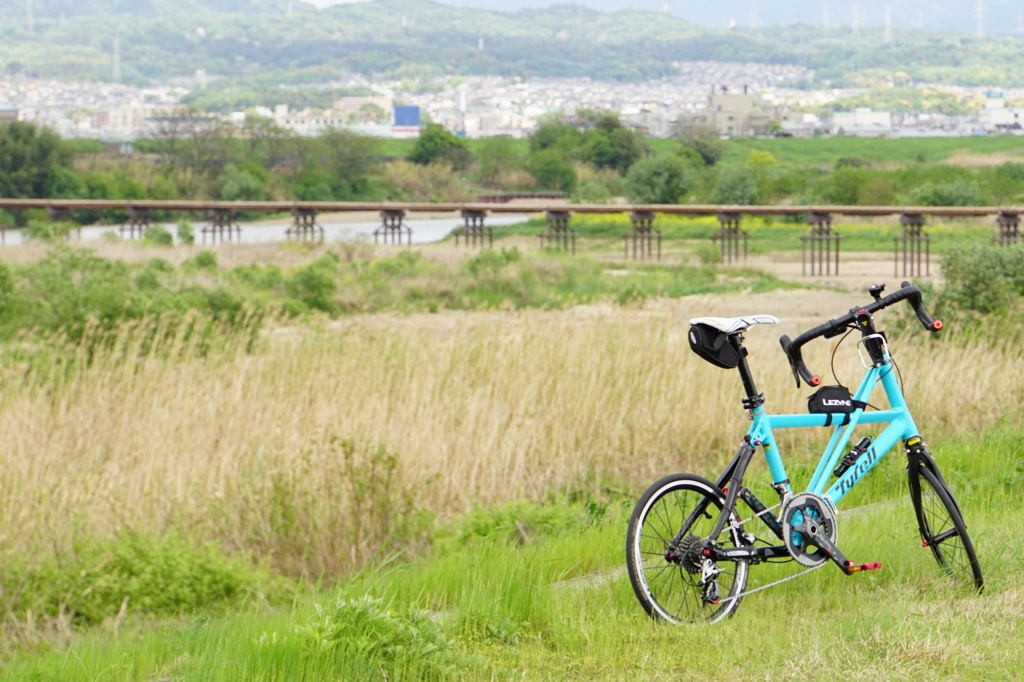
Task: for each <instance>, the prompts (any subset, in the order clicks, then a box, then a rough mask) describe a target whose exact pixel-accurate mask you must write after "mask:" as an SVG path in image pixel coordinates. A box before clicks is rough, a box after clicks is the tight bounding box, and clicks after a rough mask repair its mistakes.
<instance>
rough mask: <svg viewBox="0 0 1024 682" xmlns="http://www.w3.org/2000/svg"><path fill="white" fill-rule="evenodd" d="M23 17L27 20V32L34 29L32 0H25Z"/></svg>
mask: <svg viewBox="0 0 1024 682" xmlns="http://www.w3.org/2000/svg"><path fill="white" fill-rule="evenodd" d="M25 18H26V19H27V20H28V32H29V33H32V32H33V31H34V29H35V23H36V22H35V18H34V17H33V16H32V0H25Z"/></svg>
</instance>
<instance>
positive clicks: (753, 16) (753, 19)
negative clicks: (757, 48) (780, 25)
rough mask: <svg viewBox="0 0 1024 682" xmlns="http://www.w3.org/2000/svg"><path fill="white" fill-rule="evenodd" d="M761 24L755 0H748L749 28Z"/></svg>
mask: <svg viewBox="0 0 1024 682" xmlns="http://www.w3.org/2000/svg"><path fill="white" fill-rule="evenodd" d="M760 25H761V19H760V18H759V17H758V16H757V0H750V28H757V27H758V26H760Z"/></svg>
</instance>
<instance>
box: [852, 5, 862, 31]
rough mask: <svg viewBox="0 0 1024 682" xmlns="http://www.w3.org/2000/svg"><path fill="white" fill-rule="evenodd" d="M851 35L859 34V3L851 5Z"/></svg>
mask: <svg viewBox="0 0 1024 682" xmlns="http://www.w3.org/2000/svg"><path fill="white" fill-rule="evenodd" d="M853 35H855V36H859V35H860V5H854V6H853Z"/></svg>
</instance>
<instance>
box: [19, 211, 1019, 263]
mask: <svg viewBox="0 0 1024 682" xmlns="http://www.w3.org/2000/svg"><path fill="white" fill-rule="evenodd" d="M0 209H5V210H21V209H45V210H46V211H47V213H48V215H49V216H50V219H51V220H69V219H71V217H72V215H73V212H74V211H78V210H108V211H109V210H113V211H123V212H124V213H125V215H126V216H127V219H126V220H125V222H124V224H123V225H122V226H121V228H120V229H121V233H122V235H123V236H126V237H128V238H135V237H141V236H142V235H143V233H144V232H145V229H146V228H147V227H149V226H150V225H151V224H152V223H153V222H154V214H155V212H156V211H165V212H166V211H180V212H184V213H189V214H193V215H196V214H201V215H204V216H205V217H206V219H207V220H208V221H209V224H208V225H206V226H204V227H203V228H202V230H201V233H202V238H203V241H204V242H205V241H206V240H207V238H209V239H210V240H211V241H212V242H218V241H232V240H233V239H236V238H239V237H240V235H241V225H240V224H239V223H238V222H237V216H238V215H239V214H242V213H260V212H262V213H271V214H291V215H292V216H293V219H294V221H293V223H292V225H291V227H289V228H288V230H287V234H288V236H289V238H291V239H297V240H315V239H322V238H323V227H322V226H321V225H320V224H319V223H318V222H317V217H318V216H319V215H320V214H321V213H345V212H357V211H358V212H367V211H372V212H376V213H378V215H380V217H381V226H380V227H379V228H378V229H377V230H376V231H375V232H374V238H375V240H383V242H384V243H395V244H401V243H403V241H404V240H406V239H407V240H408V242H409V243H411V238H412V230H411V229H410V228H409V227H408V226H406V225H405V223H404V220H405V218H406V217H407V216H408V215H409V214H412V213H435V214H436V213H456V214H459V215H461V216H462V218H463V220H464V222H465V224H464V225H463V227H461V228H458V229H457V230H456V232H455V235H456V243H458V242H459V239H460V238H461V237H464V238H465V243H466V245H467V246H470V245H472V246H477V245H479V246H484V245H485V242H486V243H487V244H493V233H492V232H491V231H490V228H488V227H487V226H486V224H485V223H486V217H487V216H488V215H493V214H501V213H506V214H509V213H512V214H544V216H545V217H546V220H547V228H546V229H545V230H544V231H543V232H541V233H540V234H539V235H538V236H539V238H540V243H541V245H542V246H551V247H556V248H560V249H565V250H572V251H573V252H575V248H576V236H577V235H576V232H575V231H574V230H573V229H572V226H571V218H572V216H573V215H574V214H619V215H621V214H629V216H630V219H631V222H632V229H631V230H630V231H629V232H628V233H626V234H624V235H623V242H624V255H625V257H626V258H629V257H633V258H636V259H653V258H658V259H660V257H661V245H662V235H661V232H660V231H658V230H656V229H655V222H656V218H657V215H658V214H661V215H682V216H715V217H717V219H718V221H719V225H720V227H719V230H718V231H717V232H716V233H715V235H714V236H713V237H712V239H713V240H714V242H715V243H716V244H717V245H718V246H719V248H720V249H721V253H722V258H723V260H724V261H725V262H727V263H732V262H734V261H737V260H739V259H741V258H745V257H746V246H747V233H746V232H745V231H744V230H743V229H742V222H743V217H744V216H805V217H806V219H807V223H808V226H809V229H808V231H807V233H806V234H804V235H803V236H802V237H801V241H802V244H803V270H804V274H810V275H829V274H833V272H834V273H835V274H838V272H839V244H840V240H841V239H842V236H841V235H840V234H838V233H837V232H836V231H835V230H834V229H833V227H832V222H833V216H849V217H879V216H894V217H896V218H897V219H898V221H899V224H900V225H901V226H902V228H903V229H902V233H901V235H900V236H898V237H896V238H895V239H894V246H893V248H894V258H895V262H896V267H897V270H899V265H900V263H901V262H902V265H903V274H904V275H906V276H915V275H922V274H928V267H929V260H930V256H931V253H930V238H929V236H928V234H927V233H926V232H925V230H924V228H925V225H926V224H927V219H928V217H929V216H930V217H933V218H986V217H987V218H992V219H994V221H995V226H996V228H997V230H998V233H997V236H996V237H995V238H994V239H993V241H994V242H996V243H998V244H1001V245H1004V246H1008V245H1011V244H1016V243H1021V242H1024V237H1022V235H1021V234H1020V232H1019V226H1020V214H1021V213H1024V208H1018V207H1015V206H1014V207H998V206H721V205H711V204H632V205H627V204H573V203H568V202H565V201H552V200H544V199H542V198H540V197H538V200H537V201H533V202H530V203H518V202H517V203H493V202H489V201H484V202H476V203H413V202H344V201H342V202H337V201H164V200H127V201H125V200H116V201H115V200H106V199H2V198H0ZM246 229H260V227H259V226H258V225H250V226H246ZM3 236H4V235H3V231H2V230H0V238H3ZM655 245H656V251H655ZM631 247H632V248H631ZM808 271H809V272H808ZM897 274H899V273H898V272H897Z"/></svg>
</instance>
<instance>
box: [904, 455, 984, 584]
mask: <svg viewBox="0 0 1024 682" xmlns="http://www.w3.org/2000/svg"><path fill="white" fill-rule="evenodd" d="M915 476H916V478H915ZM910 479H911V480H910V491H911V495H910V497H911V501H912V502H913V504H914V514H915V516H916V517H917V525H918V530H919V531H920V534H921V541H922V544H924V546H926V547H927V548H928V549H929V550H931V553H932V556H933V557H935V561H936V562H938V564H939V566H940V568H942V569H943V570H944V571H945V572H946V574H947V575H948V576H949V577H951V578H953V580H955V581H956V582H957V583H960V584H965V585H966V584H970V583H973V588H974V589H975V590H976V591H978V592H980V591H981V590H982V589H983V588H984V586H985V580H984V577H983V576H982V574H981V565H980V564H979V563H978V555H977V553H976V552H975V551H974V543H973V542H971V538H970V536H969V535H968V534H967V525H966V524H965V523H964V520H963V516H962V515H961V512H960V507H959V505H958V504H957V503H956V499H955V498H954V497H953V493H952V492H951V491H950V490H949V488H948V487H947V486H946V485H945V483H944V482H943V481H942V480H941V479H939V478H938V477H937V476H936V475H935V474H934V473H933V472H932V471H931V470H929V469H928V468H927V467H926V466H925V465H924V464H922V465H920V466H919V467H918V468H917V472H913V471H912V472H910ZM922 481H924V483H923V484H922ZM925 486H927V487H925ZM929 490H930V491H931V493H929ZM930 494H934V495H935V498H936V500H937V501H938V503H940V504H941V505H942V507H943V512H944V513H941V514H936V513H935V512H936V509H935V505H934V504H929V503H928V502H927V497H928V495H930ZM936 520H938V523H936ZM936 525H938V526H941V527H940V528H936ZM947 526H948V527H947ZM960 553H962V554H963V557H964V559H966V562H964V561H960V560H958V559H956V556H957V555H958V554H960ZM968 572H969V573H970V575H969V576H968V575H967V573H968Z"/></svg>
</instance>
